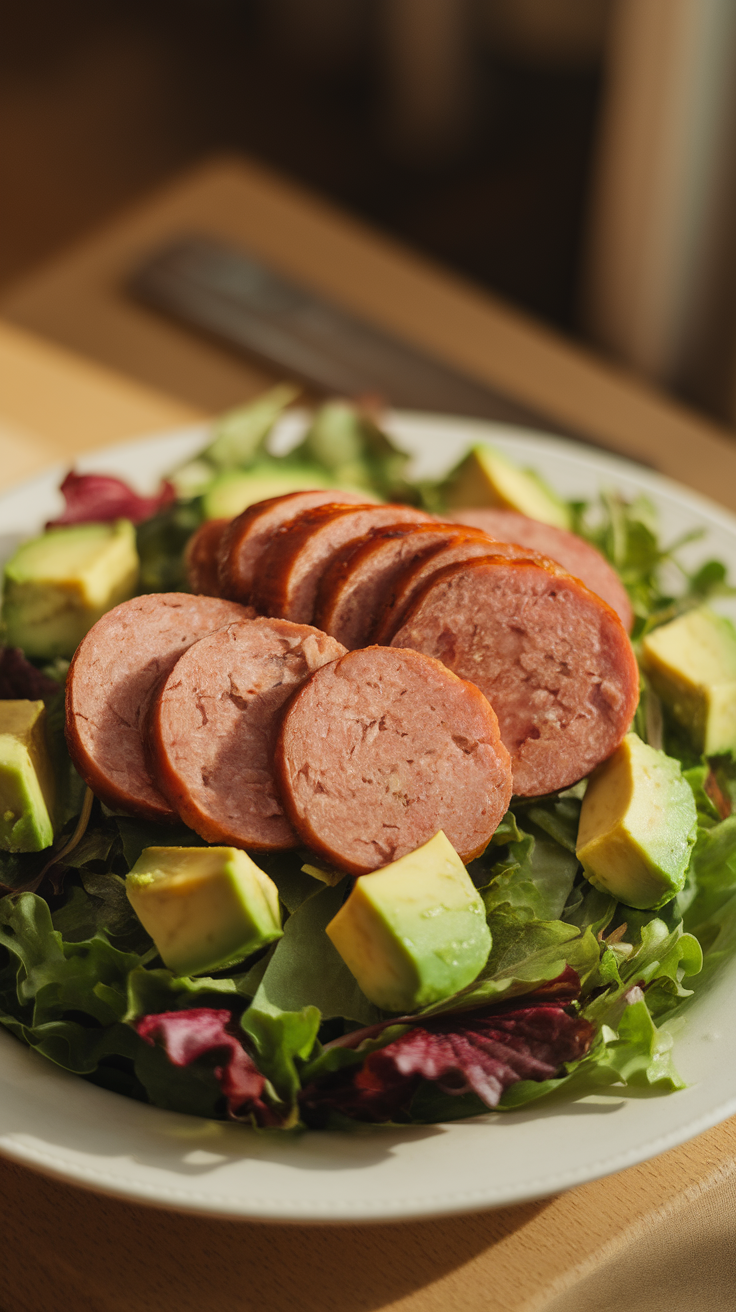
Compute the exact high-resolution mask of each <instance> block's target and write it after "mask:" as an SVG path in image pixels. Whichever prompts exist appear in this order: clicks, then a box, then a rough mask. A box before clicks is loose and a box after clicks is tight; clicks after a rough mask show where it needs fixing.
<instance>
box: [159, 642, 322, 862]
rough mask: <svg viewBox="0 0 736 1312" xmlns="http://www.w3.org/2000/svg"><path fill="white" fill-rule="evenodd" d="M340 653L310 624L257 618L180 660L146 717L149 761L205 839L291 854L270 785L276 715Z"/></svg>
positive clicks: (289, 832) (291, 836)
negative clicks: (299, 688) (147, 720)
mask: <svg viewBox="0 0 736 1312" xmlns="http://www.w3.org/2000/svg"><path fill="white" fill-rule="evenodd" d="M344 651H345V648H344V647H342V646H341V645H340V643H339V642H335V640H334V638H329V637H328V636H327V634H325V633H320V631H319V630H318V629H313V628H311V627H310V626H309V625H306V624H291V623H290V622H289V621H288V620H278V619H262V618H261V619H254V620H244V621H243V622H242V623H237V624H229V625H228V627H227V628H225V629H220V630H219V632H217V633H212V634H210V636H209V637H206V638H202V639H201V641H200V642H196V643H194V645H193V646H192V647H190V648H189V650H188V651H187V652H185V653H184V655H183V656H182V657H181V659H180V660H179V661H177V663H176V665H175V666H174V668H173V670H172V671H171V673H170V674H169V677H168V678H167V680H166V682H165V683H164V685H163V687H162V688H161V690H160V692H159V695H158V697H157V699H156V703H155V706H154V707H153V711H152V714H151V722H150V749H151V757H152V761H153V763H154V765H155V767H156V777H157V779H158V781H159V783H160V785H161V788H162V789H163V791H164V792H165V793H166V796H167V797H168V799H169V801H170V802H171V805H172V806H173V807H174V808H175V810H176V811H177V812H178V814H179V815H180V816H181V818H182V820H184V822H185V823H186V824H188V825H189V826H190V827H191V828H192V829H194V830H195V832H196V833H198V834H200V835H201V837H202V838H206V839H207V841H208V842H211V843H227V844H234V845H235V846H236V847H250V848H256V849H260V850H261V851H267V850H269V849H278V848H287V847H294V846H295V844H296V843H297V842H298V839H297V836H296V834H295V833H294V831H293V829H292V827H291V825H290V824H289V822H288V820H287V819H286V817H285V815H284V812H283V810H282V807H281V802H280V799H279V796H278V791H277V789H276V785H275V783H274V777H273V766H272V758H273V745H274V740H275V737H276V731H277V729H278V723H279V720H280V715H281V708H282V706H283V704H284V702H285V701H286V699H287V698H288V697H289V696H290V695H291V694H292V693H293V692H294V691H295V689H296V688H298V687H299V685H300V684H301V683H303V682H304V680H305V679H306V678H307V677H308V676H309V675H310V674H311V673H312V672H313V671H314V670H317V669H319V668H320V666H322V665H324V664H325V663H326V662H327V661H334V660H336V658H337V657H338V656H342V655H343V654H344Z"/></svg>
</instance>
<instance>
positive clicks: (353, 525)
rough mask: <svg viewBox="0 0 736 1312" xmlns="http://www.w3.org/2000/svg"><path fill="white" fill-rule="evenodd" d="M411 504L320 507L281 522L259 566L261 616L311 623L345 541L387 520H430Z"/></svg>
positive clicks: (257, 605)
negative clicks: (320, 591) (324, 580)
mask: <svg viewBox="0 0 736 1312" xmlns="http://www.w3.org/2000/svg"><path fill="white" fill-rule="evenodd" d="M432 522H433V521H432V516H431V515H428V514H427V513H426V511H424V510H416V509H414V507H413V506H400V505H382V506H338V505H335V506H329V505H327V506H318V507H316V508H315V509H314V510H305V511H304V513H303V514H301V515H298V516H297V517H296V519H293V520H291V521H290V522H289V523H288V524H285V525H284V527H283V528H282V529H280V530H279V532H278V533H276V534H275V535H274V537H273V538H272V539H271V542H270V545H269V546H268V548H267V549H266V551H265V552H264V554H263V556H262V558H261V560H260V562H259V567H258V578H257V579H256V580H255V583H254V587H253V593H252V601H253V605H254V606H255V608H256V610H258V611H261V612H262V614H264V615H282V616H283V617H284V618H285V619H288V620H294V621H295V622H296V623H298V624H310V623H311V621H312V618H313V616H314V607H315V604H316V601H317V588H318V586H319V583H320V581H321V578H322V575H323V573H324V572H325V570H326V569H327V566H328V565H329V564H330V563H331V561H333V560H335V559H336V558H337V557H338V556H339V555H340V553H341V552H343V551H344V550H345V548H346V546H347V544H348V543H353V542H354V541H355V540H356V539H357V538H361V537H363V535H364V534H365V533H368V532H370V530H371V529H372V528H383V527H384V526H385V525H387V524H412V523H413V524H425V523H432Z"/></svg>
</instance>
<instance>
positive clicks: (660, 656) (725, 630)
mask: <svg viewBox="0 0 736 1312" xmlns="http://www.w3.org/2000/svg"><path fill="white" fill-rule="evenodd" d="M641 657H642V665H643V667H644V670H645V672H646V674H647V675H648V676H649V680H650V682H651V685H652V687H653V689H654V691H655V692H656V693H657V695H658V696H659V697H661V698H662V701H663V702H664V704H665V706H667V707H668V708H669V710H670V711H671V712H672V715H673V716H674V718H675V719H676V720H678V721H679V722H680V724H682V725H683V726H684V728H685V729H686V730H687V731H688V734H689V735H690V737H691V739H692V742H693V746H694V747H695V748H696V749H697V750H698V751H699V752H704V753H705V755H706V756H718V755H719V754H720V753H721V752H730V751H733V750H734V749H736V631H734V627H733V625H732V624H731V622H730V621H729V620H727V619H724V617H723V616H722V615H716V613H715V611H712V610H710V609H709V607H708V606H699V607H698V608H697V610H691V611H688V613H687V614H686V615H680V616H679V618H678V619H676V620H671V621H670V623H669V624H663V625H662V626H661V627H660V628H658V629H654V630H653V632H652V633H649V634H647V636H646V637H645V638H644V640H643V642H642V646H641Z"/></svg>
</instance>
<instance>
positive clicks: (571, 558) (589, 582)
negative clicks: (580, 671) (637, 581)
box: [448, 506, 634, 633]
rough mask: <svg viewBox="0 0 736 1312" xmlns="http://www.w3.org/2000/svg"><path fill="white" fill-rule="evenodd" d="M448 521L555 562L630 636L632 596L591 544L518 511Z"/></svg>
mask: <svg viewBox="0 0 736 1312" xmlns="http://www.w3.org/2000/svg"><path fill="white" fill-rule="evenodd" d="M448 519H450V520H452V521H453V522H454V523H456V524H465V525H469V526H471V527H473V528H482V529H483V530H484V531H485V532H486V533H489V534H490V536H491V537H493V538H497V539H498V540H499V541H500V542H518V543H519V544H520V545H521V546H522V547H531V548H532V549H533V550H534V551H539V552H541V554H542V555H543V556H548V557H549V558H550V559H551V560H556V561H557V563H558V564H559V565H561V566H562V568H563V569H566V570H567V572H568V574H572V575H573V576H574V577H575V578H576V579H582V581H583V583H584V584H585V586H586V588H590V590H591V592H595V593H597V594H598V596H599V597H602V598H603V600H604V601H607V602H608V604H609V606H611V608H612V609H613V610H615V612H616V614H617V615H618V617H619V619H620V621H621V623H622V624H623V626H624V628H625V629H626V632H627V633H630V632H631V629H632V627H633V624H634V612H633V611H632V609H631V602H630V601H629V594H628V592H627V591H626V588H625V587H624V585H623V583H622V582H621V579H620V578H619V576H618V574H617V573H616V571H615V569H614V568H613V566H612V565H609V563H608V561H607V560H606V558H605V556H602V555H601V553H600V551H596V549H595V547H592V546H591V545H590V543H589V542H586V541H585V539H584V538H581V537H579V536H578V534H577V533H570V532H568V530H567V529H564V528H555V526H554V524H542V523H541V521H540V520H538V519H530V518H529V516H528V515H520V514H519V513H518V511H516V510H501V509H497V510H496V509H492V508H491V509H489V508H487V507H485V506H483V507H480V508H478V509H471V510H458V511H456V512H455V513H454V514H452V515H448Z"/></svg>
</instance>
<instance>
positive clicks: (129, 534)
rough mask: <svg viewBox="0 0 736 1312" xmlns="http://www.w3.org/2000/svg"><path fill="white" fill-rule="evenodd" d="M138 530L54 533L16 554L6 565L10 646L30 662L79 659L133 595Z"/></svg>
mask: <svg viewBox="0 0 736 1312" xmlns="http://www.w3.org/2000/svg"><path fill="white" fill-rule="evenodd" d="M138 569H139V562H138V553H137V551H136V545H135V529H134V528H133V525H132V524H131V522H130V520H128V519H118V520H116V521H115V522H114V523H111V524H72V525H68V526H65V527H63V528H50V529H48V530H47V532H46V533H42V534H41V536H40V537H37V538H31V540H30V542H24V543H23V544H22V546H20V547H19V548H18V550H17V551H16V552H15V555H14V556H11V558H10V560H9V561H8V563H7V565H6V566H5V575H4V580H3V609H2V622H3V631H4V641H5V642H6V644H7V645H8V646H9V647H22V648H23V650H24V651H25V653H26V656H31V657H34V658H36V659H39V660H52V659H53V658H54V657H56V656H65V657H70V656H73V654H74V651H75V649H76V648H77V646H78V645H79V643H80V642H81V640H82V638H83V637H84V635H85V633H87V632H88V630H89V629H91V628H92V625H93V624H96V623H97V620H98V619H99V618H100V616H101V615H104V614H105V611H108V610H112V608H113V606H117V604H118V602H121V601H127V600H128V598H129V597H132V596H133V595H134V593H135V589H136V585H137V582H138Z"/></svg>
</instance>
